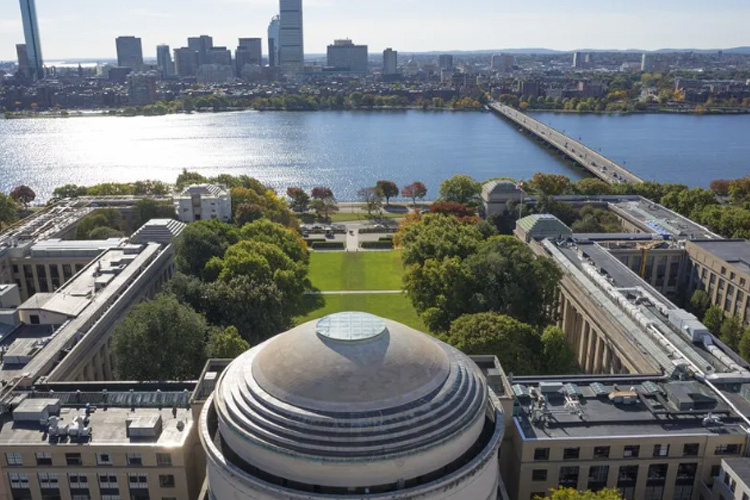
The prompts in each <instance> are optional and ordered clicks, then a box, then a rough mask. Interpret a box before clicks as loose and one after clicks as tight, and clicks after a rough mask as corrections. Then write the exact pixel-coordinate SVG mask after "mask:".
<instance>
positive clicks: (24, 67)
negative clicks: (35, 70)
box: [16, 43, 32, 78]
mask: <svg viewBox="0 0 750 500" xmlns="http://www.w3.org/2000/svg"><path fill="white" fill-rule="evenodd" d="M16 55H17V56H18V73H19V74H20V75H21V76H23V77H24V78H31V76H32V75H31V66H29V53H28V50H27V49H26V44H24V43H19V44H18V45H16Z"/></svg>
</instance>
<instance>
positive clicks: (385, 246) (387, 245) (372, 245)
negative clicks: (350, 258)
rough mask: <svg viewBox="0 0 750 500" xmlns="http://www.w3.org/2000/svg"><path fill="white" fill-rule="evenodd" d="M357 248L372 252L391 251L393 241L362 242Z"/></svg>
mask: <svg viewBox="0 0 750 500" xmlns="http://www.w3.org/2000/svg"><path fill="white" fill-rule="evenodd" d="M359 246H361V247H362V248H369V249H374V250H392V249H393V241H363V242H362V243H360V245H359Z"/></svg>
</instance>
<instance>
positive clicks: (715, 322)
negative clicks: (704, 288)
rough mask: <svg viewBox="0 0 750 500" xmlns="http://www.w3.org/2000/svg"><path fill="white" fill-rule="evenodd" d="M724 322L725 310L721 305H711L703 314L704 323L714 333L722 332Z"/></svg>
mask: <svg viewBox="0 0 750 500" xmlns="http://www.w3.org/2000/svg"><path fill="white" fill-rule="evenodd" d="M723 322H724V310H723V309H722V308H721V307H720V306H711V307H709V308H708V310H706V314H705V315H704V316H703V324H704V325H705V326H706V328H708V331H709V332H711V333H713V334H714V335H719V333H720V332H721V324H722V323H723Z"/></svg>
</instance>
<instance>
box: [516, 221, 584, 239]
mask: <svg viewBox="0 0 750 500" xmlns="http://www.w3.org/2000/svg"><path fill="white" fill-rule="evenodd" d="M515 235H516V237H517V238H518V239H520V240H522V241H525V242H526V243H529V242H530V241H531V240H545V239H547V238H567V237H569V236H572V235H573V231H571V229H570V228H569V227H568V226H566V225H565V224H563V223H562V221H561V220H560V219H558V218H557V217H555V216H554V215H549V214H534V215H529V216H528V217H524V218H523V219H521V220H519V221H518V222H517V223H516V230H515Z"/></svg>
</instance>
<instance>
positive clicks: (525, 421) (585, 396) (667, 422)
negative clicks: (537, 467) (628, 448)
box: [513, 376, 744, 439]
mask: <svg viewBox="0 0 750 500" xmlns="http://www.w3.org/2000/svg"><path fill="white" fill-rule="evenodd" d="M513 392H514V393H515V395H516V401H517V402H518V403H519V404H520V407H519V408H518V409H517V411H516V415H515V416H514V420H515V422H516V425H517V426H518V428H519V429H520V430H521V433H522V436H523V438H524V439H581V438H601V437H611V438H617V437H628V436H644V435H645V436H648V435H663V434H667V433H668V434H685V435H696V434H700V435H706V434H732V435H738V436H740V435H744V431H743V430H742V428H741V427H740V424H744V422H743V421H742V420H741V419H740V418H739V416H738V415H736V414H735V413H734V412H733V411H732V410H731V408H729V406H728V405H727V404H726V403H724V402H723V401H722V400H721V399H720V398H719V397H718V396H717V395H716V394H714V393H713V392H712V391H711V389H710V388H708V387H707V386H705V385H703V384H702V383H700V382H698V381H685V382H678V381H667V380H665V379H663V378H645V377H634V378H632V379H628V378H626V377H623V376H612V377H609V376H603V377H600V378H596V377H592V376H587V377H574V378H572V379H568V380H565V379H559V378H555V380H553V381H550V380H548V379H534V378H532V377H517V378H515V379H514V381H513ZM571 395H573V397H571ZM540 397H543V402H540V401H541V399H540ZM709 413H710V414H711V415H713V416H715V417H717V418H718V421H716V422H713V423H712V424H709V425H707V424H706V423H704V418H705V417H707V416H708V415H709Z"/></svg>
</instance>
